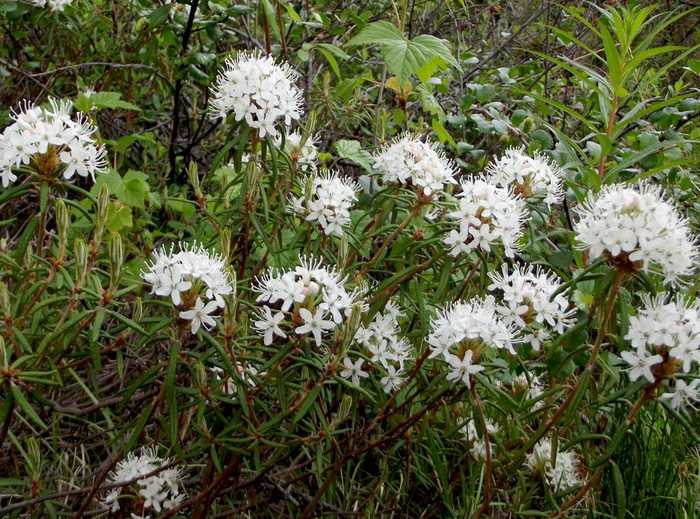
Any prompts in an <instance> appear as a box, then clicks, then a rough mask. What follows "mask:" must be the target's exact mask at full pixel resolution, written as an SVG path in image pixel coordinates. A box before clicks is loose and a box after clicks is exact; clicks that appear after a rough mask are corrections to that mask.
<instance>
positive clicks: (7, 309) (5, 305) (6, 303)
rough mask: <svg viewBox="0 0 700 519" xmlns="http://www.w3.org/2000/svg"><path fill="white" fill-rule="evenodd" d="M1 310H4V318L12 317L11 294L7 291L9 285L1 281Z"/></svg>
mask: <svg viewBox="0 0 700 519" xmlns="http://www.w3.org/2000/svg"><path fill="white" fill-rule="evenodd" d="M0 310H2V314H3V317H5V318H7V317H10V316H11V315H12V307H11V306H10V292H9V291H8V290H7V285H6V284H5V283H3V282H2V281H0Z"/></svg>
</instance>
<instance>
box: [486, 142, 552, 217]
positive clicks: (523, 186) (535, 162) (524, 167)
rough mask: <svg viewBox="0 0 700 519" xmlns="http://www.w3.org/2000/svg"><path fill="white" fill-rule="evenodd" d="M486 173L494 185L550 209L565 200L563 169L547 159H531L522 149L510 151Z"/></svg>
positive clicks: (490, 166) (540, 155)
mask: <svg viewBox="0 0 700 519" xmlns="http://www.w3.org/2000/svg"><path fill="white" fill-rule="evenodd" d="M486 172H487V174H488V175H489V177H490V178H489V180H490V181H491V182H493V183H494V184H496V185H498V186H502V187H508V186H510V187H512V188H513V191H514V192H515V193H518V194H519V195H521V196H522V197H523V198H526V199H535V200H542V201H544V203H545V204H547V205H548V206H550V205H552V204H558V203H559V202H561V200H562V199H563V198H564V191H563V187H562V178H563V173H562V171H561V168H559V166H558V165H557V164H556V163H555V162H553V161H552V160H550V159H549V158H548V157H546V156H545V155H542V154H539V153H538V154H536V155H535V156H534V157H530V156H529V155H528V154H527V153H525V152H524V151H523V150H522V149H517V148H510V149H508V150H506V152H505V153H504V154H503V156H502V157H500V158H499V159H496V160H494V161H493V162H491V163H490V164H489V166H488V168H487V170H486Z"/></svg>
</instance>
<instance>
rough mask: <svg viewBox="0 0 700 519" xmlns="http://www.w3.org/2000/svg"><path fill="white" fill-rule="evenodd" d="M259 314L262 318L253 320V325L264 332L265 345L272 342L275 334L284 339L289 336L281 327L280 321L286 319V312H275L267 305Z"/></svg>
mask: <svg viewBox="0 0 700 519" xmlns="http://www.w3.org/2000/svg"><path fill="white" fill-rule="evenodd" d="M259 315H260V320H259V321H253V327H254V328H255V329H256V330H257V331H258V332H261V333H262V334H263V343H264V344H265V346H269V345H270V344H272V339H273V337H274V336H275V335H277V336H279V337H282V338H283V339H284V338H286V337H287V334H286V333H284V331H283V330H282V329H281V328H280V327H279V325H280V323H281V322H282V321H284V313H282V312H275V313H274V314H273V313H272V311H271V310H270V307H268V306H265V307H263V309H262V311H261V313H260V314H259Z"/></svg>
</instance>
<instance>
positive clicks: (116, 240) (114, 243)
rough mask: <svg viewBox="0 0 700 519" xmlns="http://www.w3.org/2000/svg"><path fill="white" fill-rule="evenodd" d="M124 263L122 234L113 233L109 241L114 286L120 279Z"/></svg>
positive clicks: (111, 279) (110, 265)
mask: <svg viewBox="0 0 700 519" xmlns="http://www.w3.org/2000/svg"><path fill="white" fill-rule="evenodd" d="M123 263H124V245H123V242H122V237H121V235H120V234H113V235H112V239H111V240H110V242H109V267H110V281H111V284H112V285H113V286H114V285H116V284H117V281H118V280H119V275H120V274H121V270H122V264H123Z"/></svg>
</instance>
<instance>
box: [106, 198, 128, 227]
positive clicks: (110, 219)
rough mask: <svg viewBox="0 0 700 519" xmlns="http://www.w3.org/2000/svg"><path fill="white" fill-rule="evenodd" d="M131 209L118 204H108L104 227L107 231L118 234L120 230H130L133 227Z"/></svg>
mask: <svg viewBox="0 0 700 519" xmlns="http://www.w3.org/2000/svg"><path fill="white" fill-rule="evenodd" d="M133 223H134V222H133V219H132V218H131V209H130V208H129V207H127V206H126V205H124V204H122V203H120V202H110V203H109V207H108V208H107V223H106V227H107V229H108V230H109V231H111V232H114V233H118V232H119V231H121V230H122V229H130V228H131V226H132V225H133Z"/></svg>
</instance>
